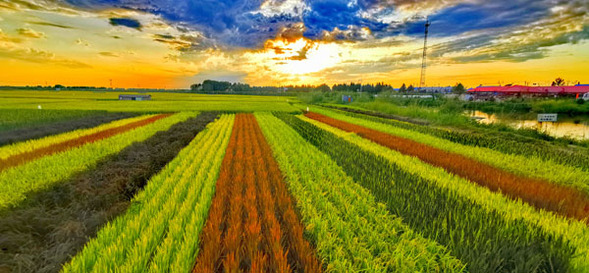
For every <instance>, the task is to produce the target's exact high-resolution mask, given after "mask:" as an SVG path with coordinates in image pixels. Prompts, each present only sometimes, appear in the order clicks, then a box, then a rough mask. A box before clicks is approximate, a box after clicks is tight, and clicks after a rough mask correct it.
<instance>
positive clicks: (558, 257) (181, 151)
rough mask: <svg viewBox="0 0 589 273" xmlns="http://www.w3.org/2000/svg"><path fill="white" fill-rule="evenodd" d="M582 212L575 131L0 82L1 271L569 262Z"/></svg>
mask: <svg viewBox="0 0 589 273" xmlns="http://www.w3.org/2000/svg"><path fill="white" fill-rule="evenodd" d="M39 106H40V107H39ZM307 107H308V108H307ZM588 217H589V153H588V152H587V151H586V150H582V148H578V147H562V146H557V145H553V144H552V143H550V142H547V141H542V140H538V139H533V140H531V139H530V140H527V139H524V138H509V137H505V138H502V137H500V136H497V135H488V134H484V133H465V132H460V131H454V130H449V129H448V128H443V127H433V126H430V125H424V124H415V123H409V122H407V121H402V120H395V119H389V118H385V117H377V116H373V115H368V114H363V113H358V112H349V111H344V110H341V109H334V108H327V107H321V106H318V105H305V104H301V103H300V102H297V100H296V99H295V98H289V97H270V96H239V95H197V94H173V93H155V94H152V100H151V101H119V100H118V93H111V92H107V93H95V92H75V91H68V92H49V91H0V272H186V273H188V272H477V273H479V272H488V273H491V272H520V273H534V272H538V273H541V272H578V273H583V272H589V227H588V223H589V221H588Z"/></svg>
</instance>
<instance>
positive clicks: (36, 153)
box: [0, 114, 171, 171]
mask: <svg viewBox="0 0 589 273" xmlns="http://www.w3.org/2000/svg"><path fill="white" fill-rule="evenodd" d="M170 115H171V114H160V115H156V116H152V117H149V118H146V119H142V120H139V121H135V122H132V123H129V124H125V125H122V126H119V127H115V128H109V129H106V130H103V131H100V132H96V133H93V134H90V135H86V136H82V137H79V138H76V139H71V140H67V141H64V142H61V143H55V144H53V145H50V146H47V147H43V148H39V149H36V150H33V151H29V152H25V153H21V154H16V155H13V156H10V157H8V158H4V159H0V171H3V170H5V169H8V168H11V167H15V166H18V165H21V164H24V163H27V162H29V161H33V160H35V159H37V158H41V157H44V156H48V155H52V154H56V153H59V152H63V151H67V150H70V149H73V148H76V147H80V146H82V145H85V144H88V143H92V142H96V141H100V140H102V139H105V138H109V137H112V136H114V135H117V134H121V133H124V132H127V131H130V130H133V129H135V128H138V127H142V126H145V125H148V124H151V123H153V122H156V121H158V120H160V119H163V118H166V117H169V116H170Z"/></svg>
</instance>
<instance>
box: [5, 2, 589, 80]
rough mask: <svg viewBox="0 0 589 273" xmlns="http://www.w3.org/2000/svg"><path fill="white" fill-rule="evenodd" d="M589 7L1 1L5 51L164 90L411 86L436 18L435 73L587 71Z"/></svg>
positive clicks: (15, 59)
mask: <svg viewBox="0 0 589 273" xmlns="http://www.w3.org/2000/svg"><path fill="white" fill-rule="evenodd" d="M588 13H589V2H588V1H587V0H497V1H486V0H424V1H415V0H352V1H343V0H202V1H194V0H174V1H171V0H26V1H25V0H0V18H2V19H0V29H2V31H0V50H2V51H3V52H2V54H0V58H2V59H3V60H9V61H11V62H12V63H11V64H12V65H19V64H22V69H23V71H29V70H27V69H30V66H27V65H25V64H30V63H35V64H42V63H43V62H47V63H48V64H53V65H57V66H60V67H65V66H67V65H71V66H72V67H73V66H77V67H82V69H79V70H83V69H84V68H83V67H84V65H81V64H92V67H100V68H101V69H94V70H92V71H91V70H90V69H89V68H88V67H86V68H88V71H86V72H85V73H86V74H84V75H88V77H95V78H99V77H100V78H101V79H104V78H111V77H113V78H116V77H126V78H125V81H126V82H127V83H130V82H134V84H136V82H137V81H138V80H137V79H135V78H133V77H140V76H142V77H146V78H149V79H150V80H151V79H156V78H157V79H158V80H157V81H156V80H153V82H157V86H159V87H161V86H168V85H173V86H176V87H182V86H188V85H189V84H190V83H191V82H192V81H196V80H201V79H204V78H206V77H211V78H216V79H230V80H232V81H233V80H243V81H247V82H248V83H250V84H254V85H264V84H304V83H322V82H327V83H335V82H349V81H351V80H356V81H357V80H360V79H362V80H363V81H385V82H391V83H396V82H400V81H403V82H412V81H415V79H418V78H419V73H420V66H421V58H422V52H423V48H422V46H423V33H424V23H425V19H426V17H429V20H430V22H431V23H432V24H431V27H430V32H429V35H430V36H429V41H428V42H429V43H428V44H429V48H428V53H429V54H428V59H427V61H428V79H432V78H433V79H434V80H439V81H441V82H447V81H451V82H450V83H447V84H453V83H455V82H454V81H455V78H460V79H466V80H469V81H473V82H475V80H476V79H475V78H477V77H481V75H483V74H482V73H481V72H480V71H479V72H477V73H476V74H474V72H473V71H474V70H475V68H476V69H483V70H486V69H487V67H494V68H493V69H496V70H498V69H504V70H505V71H515V70H518V69H519V71H521V72H520V73H519V74H517V77H518V78H517V79H515V80H513V81H516V80H519V79H522V78H524V77H526V76H525V75H533V77H539V76H537V75H539V73H538V72H537V71H539V70H541V71H544V72H543V73H546V74H549V73H550V71H555V70H558V71H562V70H563V69H565V68H563V67H566V69H569V70H568V71H570V72H568V73H569V74H571V76H568V78H572V77H579V78H581V77H587V76H582V73H581V72H575V71H576V70H575V69H574V68H579V67H581V66H582V65H581V63H585V62H589V57H588V55H589V53H588V52H589V43H588V42H587V39H589V30H588V29H589V15H588ZM19 62H20V63H19ZM74 63H75V64H76V65H73V64H74ZM501 65H503V67H506V68H502V66H501ZM577 70H579V71H580V70H582V69H577ZM97 71H100V73H103V75H100V76H98V75H96V73H97ZM430 71H433V72H430ZM38 73H39V74H42V73H43V70H42V69H39V70H38ZM57 74H59V73H57ZM462 74H465V75H462ZM558 74H562V75H563V76H564V73H562V72H559V73H558ZM498 75H506V77H515V76H513V75H515V74H514V73H508V72H495V73H494V74H493V77H495V78H496V77H499V76H498ZM578 75H581V76H578ZM79 77H80V78H82V77H83V73H80V75H79ZM0 80H1V78H0ZM580 80H582V79H580ZM587 80H588V81H589V79H587ZM80 81H82V80H80ZM121 81H123V80H118V82H121ZM476 82H477V83H479V82H484V80H476ZM467 83H469V82H467Z"/></svg>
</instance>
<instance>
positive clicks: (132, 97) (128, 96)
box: [119, 95, 151, 100]
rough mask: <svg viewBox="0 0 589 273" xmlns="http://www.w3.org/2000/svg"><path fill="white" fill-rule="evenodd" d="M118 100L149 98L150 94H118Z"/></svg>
mask: <svg viewBox="0 0 589 273" xmlns="http://www.w3.org/2000/svg"><path fill="white" fill-rule="evenodd" d="M119 100H151V95H119Z"/></svg>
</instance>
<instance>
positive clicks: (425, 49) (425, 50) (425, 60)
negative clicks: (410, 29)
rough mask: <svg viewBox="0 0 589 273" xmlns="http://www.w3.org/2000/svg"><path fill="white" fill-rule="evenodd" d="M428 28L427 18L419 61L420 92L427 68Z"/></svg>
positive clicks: (427, 18) (423, 85) (429, 24)
mask: <svg viewBox="0 0 589 273" xmlns="http://www.w3.org/2000/svg"><path fill="white" fill-rule="evenodd" d="M429 26H431V23H430V22H429V17H426V19H425V36H424V38H423V57H422V59H421V81H420V82H419V90H420V91H421V88H422V87H425V69H426V67H427V34H428V32H429Z"/></svg>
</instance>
